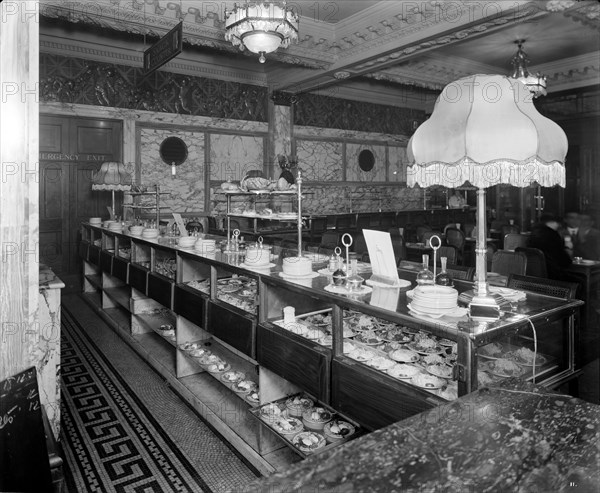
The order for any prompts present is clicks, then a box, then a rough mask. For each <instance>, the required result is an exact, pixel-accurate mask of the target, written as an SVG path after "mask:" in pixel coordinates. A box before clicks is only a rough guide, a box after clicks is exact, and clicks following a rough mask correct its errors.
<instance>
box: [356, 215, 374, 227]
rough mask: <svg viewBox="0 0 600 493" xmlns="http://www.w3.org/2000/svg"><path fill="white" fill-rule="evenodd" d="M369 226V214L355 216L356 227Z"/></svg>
mask: <svg viewBox="0 0 600 493" xmlns="http://www.w3.org/2000/svg"><path fill="white" fill-rule="evenodd" d="M370 227H371V215H370V214H359V215H358V217H357V218H356V229H369V228H370Z"/></svg>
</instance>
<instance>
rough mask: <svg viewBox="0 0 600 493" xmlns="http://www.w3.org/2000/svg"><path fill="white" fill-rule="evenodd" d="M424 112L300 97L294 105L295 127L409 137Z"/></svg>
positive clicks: (331, 99)
mask: <svg viewBox="0 0 600 493" xmlns="http://www.w3.org/2000/svg"><path fill="white" fill-rule="evenodd" d="M424 120H425V112H424V111H421V110H415V109H412V108H399V107H396V106H385V105H378V104H371V103H362V102H359V101H350V100H347V99H338V98H332V97H329V96H317V95H314V94H303V95H302V96H301V97H300V98H299V100H298V102H297V103H296V104H295V105H294V124H295V125H306V126H310V127H322V128H339V129H343V130H358V131H362V132H378V133H387V134H396V135H398V134H400V135H412V133H413V131H414V129H413V123H412V122H413V121H424Z"/></svg>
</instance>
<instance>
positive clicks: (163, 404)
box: [62, 295, 256, 492]
mask: <svg viewBox="0 0 600 493" xmlns="http://www.w3.org/2000/svg"><path fill="white" fill-rule="evenodd" d="M63 307H65V308H66V310H67V313H65V314H64V315H63V320H64V321H65V322H67V323H68V322H69V321H70V316H69V314H71V315H72V316H73V318H74V319H76V320H77V325H78V326H79V327H80V329H79V330H81V331H83V332H84V335H82V336H77V335H75V336H74V337H73V341H72V343H71V344H72V346H77V348H78V350H77V351H75V350H74V348H73V347H69V344H65V348H64V349H63V361H62V365H63V368H62V371H63V381H64V383H65V385H67V386H70V390H71V389H72V390H73V392H74V393H75V395H76V398H77V399H79V401H78V404H80V405H81V406H82V407H80V408H78V412H77V413H73V412H68V411H66V410H65V423H64V428H65V431H66V430H68V429H69V427H70V428H71V429H72V430H74V431H73V432H72V433H70V437H69V439H70V440H71V441H72V443H73V450H75V452H73V457H71V458H70V459H71V460H77V463H79V464H80V466H79V470H81V471H84V474H85V475H86V476H87V477H89V478H92V482H93V481H96V482H97V483H98V489H94V488H93V484H92V483H90V486H87V487H86V490H85V491H103V492H104V491H110V489H108V488H107V486H109V485H111V484H112V485H115V484H116V485H118V486H119V488H115V489H113V491H160V492H163V491H190V492H199V491H211V490H212V491H216V492H217V491H243V490H244V487H245V485H247V484H248V483H249V482H251V481H252V480H253V479H255V478H256V474H255V473H254V471H253V470H252V469H250V468H249V467H248V466H247V465H246V464H245V462H244V461H243V460H241V459H240V458H239V457H238V456H237V455H236V454H235V453H233V452H232V451H231V450H230V449H229V447H228V446H227V445H226V444H225V443H224V442H223V441H222V440H221V439H220V437H218V436H217V435H215V433H213V431H212V430H211V429H210V428H209V427H208V426H207V425H206V424H205V423H204V422H203V421H202V420H201V419H200V418H199V417H198V416H197V415H196V414H195V413H194V412H193V411H192V410H191V409H190V408H189V407H188V406H187V405H186V404H185V403H184V402H182V401H181V400H180V399H179V398H178V396H177V395H176V394H175V393H174V392H173V391H172V390H171V389H170V388H169V386H168V385H167V384H166V383H165V381H164V380H163V378H162V377H161V376H160V375H158V374H157V373H155V372H154V371H153V370H152V369H151V368H150V367H149V366H148V365H147V364H146V363H145V362H144V361H143V360H142V359H141V358H139V356H138V355H137V354H136V353H135V352H134V351H133V350H132V349H131V348H129V346H128V345H127V344H125V342H124V341H123V340H122V339H121V338H120V337H119V336H118V335H117V334H115V333H114V331H113V330H112V329H111V328H109V327H108V326H107V325H106V324H105V323H104V322H103V321H102V320H101V319H100V318H99V317H97V315H96V314H95V313H94V312H93V311H92V310H91V308H89V307H88V306H87V304H86V303H85V302H84V301H83V300H81V299H80V298H79V297H78V296H77V295H66V296H64V297H63ZM90 341H91V342H92V344H91V347H90V348H89V349H86V348H87V346H88V345H89V342H90ZM94 346H96V347H97V349H98V354H97V355H95V354H94ZM82 348H83V349H82ZM86 350H87V351H89V354H86V353H85V351H86ZM78 351H79V352H82V351H83V353H84V356H83V357H79V358H78V357H77V354H76V353H77V352H78ZM74 358H75V360H74ZM106 362H109V363H110V365H111V366H112V369H113V370H114V372H115V374H116V375H118V378H116V379H112V380H111V379H110V378H109V377H106V378H103V377H102V376H103V375H104V373H105V372H106V371H105V370H104V369H103V368H104V366H105V363H106ZM81 366H88V367H89V368H90V370H91V372H92V373H94V374H95V375H97V376H96V377H95V378H100V380H101V383H102V384H103V385H104V386H105V387H106V388H107V389H108V390H107V391H104V393H101V392H100V393H99V392H98V389H97V387H98V385H99V383H98V382H89V381H88V380H89V379H90V378H89V377H85V376H82V375H80V373H81V374H83V373H85V372H83V371H82V370H83V368H81ZM109 372H110V370H109V371H108V372H106V373H109ZM98 376H99V377H98ZM95 378H94V379H95ZM106 382H109V383H111V384H113V385H116V386H117V388H116V389H114V391H111V390H110V385H107V384H106ZM121 385H122V387H121ZM127 387H130V389H133V391H134V392H135V398H134V399H133V401H128V400H127V392H126V390H127ZM103 399H113V400H114V401H115V402H116V404H117V408H118V410H119V412H120V413H122V416H118V417H116V416H111V412H114V411H110V410H109V409H108V407H109V406H106V405H105V404H106V403H105V402H102V400H103ZM123 399H125V401H126V402H122V401H123ZM134 404H135V405H134ZM86 406H89V409H87V408H86ZM136 406H139V408H138V407H136ZM144 408H145V410H146V411H147V415H148V416H149V418H148V420H149V421H150V424H148V423H146V424H144V423H143V422H141V421H140V420H138V419H136V418H137V417H138V416H139V415H140V414H142V415H143V414H144ZM82 412H83V414H82ZM75 414H77V415H75ZM117 418H119V419H120V420H125V421H129V422H131V423H132V424H131V429H130V430H123V429H121V428H120V427H119V426H118V425H116V424H115V423H117ZM152 424H154V425H155V426H156V429H157V430H159V431H160V432H157V431H153V432H149V431H148V430H149V429H152V428H151V426H150V425H152ZM148 427H150V428H148ZM161 434H164V437H157V436H156V435H161ZM88 435H89V436H88ZM90 437H91V438H90ZM159 438H160V440H159ZM63 439H64V438H63ZM169 443H172V444H174V445H173V446H174V447H175V449H176V453H175V456H174V457H169V456H168V454H167V453H165V452H164V450H166V449H168V447H169ZM92 444H93V445H92ZM86 449H87V453H85V451H86ZM91 449H94V450H93V451H92V452H93V453H91V452H90V450H91ZM136 454H137V455H136ZM75 455H76V456H77V457H75ZM67 460H69V457H67ZM147 461H148V462H150V463H154V467H156V471H158V472H159V473H158V474H157V472H156V471H154V472H153V473H152V474H150V473H149V471H147V470H145V468H146V462H147ZM171 461H174V463H175V464H174V465H173V464H171ZM187 465H189V467H187ZM121 486H122V487H121ZM88 488H89V489H88Z"/></svg>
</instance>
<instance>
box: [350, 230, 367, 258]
mask: <svg viewBox="0 0 600 493" xmlns="http://www.w3.org/2000/svg"><path fill="white" fill-rule="evenodd" d="M352 251H354V252H356V253H358V254H359V256H360V255H361V254H362V253H364V252H368V251H369V249H368V248H367V242H366V240H365V237H364V235H363V234H362V233H361V234H358V235H356V236H355V237H354V240H353V241H352Z"/></svg>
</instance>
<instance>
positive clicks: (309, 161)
mask: <svg viewBox="0 0 600 493" xmlns="http://www.w3.org/2000/svg"><path fill="white" fill-rule="evenodd" d="M296 156H297V157H298V166H299V167H300V169H301V170H302V173H303V177H304V179H305V180H308V181H332V182H337V181H341V180H343V143H342V142H325V141H320V140H301V139H298V140H296Z"/></svg>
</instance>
